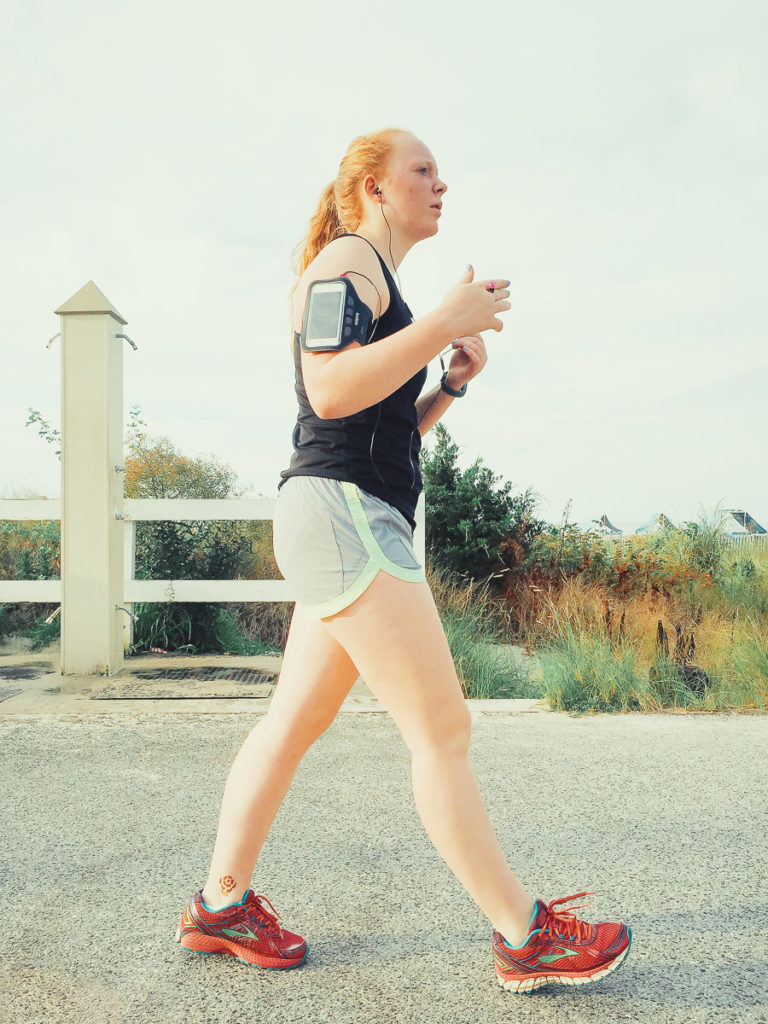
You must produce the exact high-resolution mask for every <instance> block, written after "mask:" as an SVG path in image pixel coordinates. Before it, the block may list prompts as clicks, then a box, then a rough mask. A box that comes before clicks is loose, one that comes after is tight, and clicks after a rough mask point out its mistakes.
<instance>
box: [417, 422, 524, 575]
mask: <svg viewBox="0 0 768 1024" xmlns="http://www.w3.org/2000/svg"><path fill="white" fill-rule="evenodd" d="M434 432H435V446H434V450H433V451H430V450H428V449H426V448H425V449H422V456H421V458H422V461H421V467H422V477H423V480H424V500H425V507H426V519H427V522H426V546H427V549H428V554H429V558H430V559H431V561H432V562H433V563H435V564H439V565H441V566H444V567H445V568H448V569H450V570H451V571H452V572H454V573H456V574H457V575H458V576H459V577H460V578H461V579H463V580H465V581H469V580H480V579H482V578H486V579H490V578H491V577H493V576H505V575H506V573H507V571H508V570H514V569H516V568H517V567H518V566H519V565H520V564H521V563H522V561H523V558H524V557H525V552H526V550H527V547H528V546H529V545H530V544H531V543H532V541H533V538H534V537H535V536H536V534H538V533H539V532H540V531H541V529H542V527H543V526H544V524H543V523H542V522H541V521H539V520H538V519H536V518H534V516H533V510H534V507H535V504H536V499H535V496H534V495H533V494H532V492H531V491H530V489H529V490H527V491H525V492H524V493H522V494H517V495H513V494H511V493H510V492H511V490H512V484H511V483H509V482H507V483H505V484H503V485H502V486H500V487H499V486H497V484H498V481H500V480H501V477H498V476H496V475H495V474H494V473H492V472H491V470H490V469H489V468H488V467H487V466H484V465H483V464H482V459H477V460H476V461H475V462H474V463H473V464H472V465H471V466H470V467H469V469H467V470H464V471H463V472H462V471H461V470H459V468H458V465H457V457H458V452H459V449H458V446H457V445H456V444H454V443H453V441H452V440H451V437H450V434H449V433H448V431H447V430H446V428H445V426H444V425H443V424H442V423H437V424H435V427H434Z"/></svg>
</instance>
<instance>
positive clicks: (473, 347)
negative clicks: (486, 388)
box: [445, 334, 488, 390]
mask: <svg viewBox="0 0 768 1024" xmlns="http://www.w3.org/2000/svg"><path fill="white" fill-rule="evenodd" d="M453 349H454V351H453V355H452V356H451V362H450V364H449V366H448V376H447V377H446V378H445V382H446V384H447V385H448V386H449V387H451V388H454V389H455V390H458V389H459V388H460V387H461V386H462V385H463V384H466V383H467V381H469V380H472V378H473V377H476V376H477V375H478V373H480V371H481V370H482V368H483V367H484V366H485V364H486V363H487V362H488V355H487V353H486V351H485V342H484V341H483V339H482V338H481V337H480V335H479V334H470V335H469V336H468V337H464V338H457V339H456V340H455V341H454V342H453Z"/></svg>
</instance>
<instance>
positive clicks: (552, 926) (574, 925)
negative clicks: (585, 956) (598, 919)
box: [542, 892, 596, 942]
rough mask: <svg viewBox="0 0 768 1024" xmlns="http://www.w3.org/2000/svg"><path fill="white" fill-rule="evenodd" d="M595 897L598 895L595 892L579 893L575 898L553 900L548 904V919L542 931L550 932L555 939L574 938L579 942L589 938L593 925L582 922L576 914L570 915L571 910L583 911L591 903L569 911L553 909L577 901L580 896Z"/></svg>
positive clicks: (564, 897)
mask: <svg viewBox="0 0 768 1024" xmlns="http://www.w3.org/2000/svg"><path fill="white" fill-rule="evenodd" d="M595 895H596V893H594V892H577V893H575V894H574V895H573V896H563V897H561V898H560V899H559V900H552V902H551V903H548V904H547V919H546V924H545V925H544V927H543V929H542V931H544V932H549V934H550V935H551V936H552V937H553V938H560V939H568V938H573V939H576V941H577V942H580V941H581V940H582V939H587V938H589V934H590V931H591V928H592V925H590V924H589V923H588V922H587V921H580V920H579V919H578V917H576V915H575V914H571V913H569V911H571V910H581V909H582V908H583V907H588V906H589V903H581V904H579V906H577V907H569V908H568V911H565V910H554V909H553V908H554V907H555V906H556V905H557V904H558V903H567V902H568V901H569V900H577V899H578V898H579V897H580V896H595Z"/></svg>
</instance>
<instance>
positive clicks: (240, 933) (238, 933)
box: [221, 925, 259, 942]
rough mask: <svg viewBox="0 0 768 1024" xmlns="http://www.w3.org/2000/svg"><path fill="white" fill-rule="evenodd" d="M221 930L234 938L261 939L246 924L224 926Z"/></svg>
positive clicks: (223, 933)
mask: <svg viewBox="0 0 768 1024" xmlns="http://www.w3.org/2000/svg"><path fill="white" fill-rule="evenodd" d="M221 932H222V935H229V936H230V938H233V939H255V940H256V941H257V942H258V940H259V936H258V935H254V933H253V932H252V931H251V930H250V928H248V927H246V925H241V926H240V928H222V929H221Z"/></svg>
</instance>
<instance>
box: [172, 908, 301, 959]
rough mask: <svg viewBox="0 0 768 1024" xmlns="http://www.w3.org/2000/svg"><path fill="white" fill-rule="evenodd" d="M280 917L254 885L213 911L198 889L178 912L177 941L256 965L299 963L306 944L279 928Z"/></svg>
mask: <svg viewBox="0 0 768 1024" xmlns="http://www.w3.org/2000/svg"><path fill="white" fill-rule="evenodd" d="M262 901H263V902H262ZM267 903H268V904H269V906H270V907H271V910H272V912H271V913H270V911H269V910H267V908H266V906H265V904H267ZM280 920H281V918H280V915H279V914H278V913H277V911H276V910H275V908H274V907H273V906H272V904H271V903H270V902H269V900H268V899H267V897H266V896H256V895H255V893H254V891H253V889H249V890H248V891H247V892H246V894H245V896H243V898H242V900H241V901H240V902H239V903H233V904H232V905H231V906H229V907H224V908H222V909H221V910H215V911H214V910H209V909H208V908H207V907H206V905H205V904H204V903H203V894H202V890H201V891H200V892H196V893H195V895H194V896H193V897H192V899H191V900H190V902H189V906H188V907H187V909H186V910H185V911H184V913H183V914H182V915H181V921H180V922H179V927H178V928H177V929H176V941H177V942H180V943H181V945H182V946H184V947H185V949H191V950H192V952H193V953H229V954H230V955H231V956H234V957H237V959H238V960H242V961H243V963H246V964H251V965H252V966H255V967H272V968H282V969H286V968H291V967H298V966H299V964H300V963H302V962H303V960H304V958H305V957H306V955H307V953H308V952H309V946H308V945H307V943H306V942H305V941H304V939H302V937H301V936H300V935H296V934H295V933H294V932H289V931H286V930H285V929H284V928H282V927H281V926H280V923H279V922H280Z"/></svg>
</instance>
